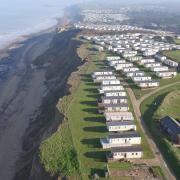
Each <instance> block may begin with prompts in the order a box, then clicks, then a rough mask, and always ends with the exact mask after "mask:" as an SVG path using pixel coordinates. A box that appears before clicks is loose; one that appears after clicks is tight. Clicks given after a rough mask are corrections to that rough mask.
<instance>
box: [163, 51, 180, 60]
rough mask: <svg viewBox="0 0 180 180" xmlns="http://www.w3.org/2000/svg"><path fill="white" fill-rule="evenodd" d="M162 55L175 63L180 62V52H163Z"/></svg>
mask: <svg viewBox="0 0 180 180" xmlns="http://www.w3.org/2000/svg"><path fill="white" fill-rule="evenodd" d="M163 54H164V55H165V56H167V57H169V58H171V59H173V60H175V61H177V62H180V50H175V51H164V52H163Z"/></svg>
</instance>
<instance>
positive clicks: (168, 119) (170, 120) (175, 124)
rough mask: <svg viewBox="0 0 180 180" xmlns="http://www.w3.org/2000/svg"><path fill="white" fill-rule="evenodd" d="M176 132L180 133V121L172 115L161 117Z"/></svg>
mask: <svg viewBox="0 0 180 180" xmlns="http://www.w3.org/2000/svg"><path fill="white" fill-rule="evenodd" d="M161 122H163V123H165V124H166V125H167V126H168V128H169V129H171V130H172V132H173V133H174V134H180V123H179V122H178V121H176V120H175V119H174V118H172V117H170V116H165V117H164V118H162V119H161Z"/></svg>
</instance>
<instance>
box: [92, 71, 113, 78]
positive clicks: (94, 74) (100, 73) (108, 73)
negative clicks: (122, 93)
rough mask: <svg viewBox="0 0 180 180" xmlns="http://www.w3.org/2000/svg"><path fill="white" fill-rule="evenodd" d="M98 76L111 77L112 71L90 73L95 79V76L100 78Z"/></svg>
mask: <svg viewBox="0 0 180 180" xmlns="http://www.w3.org/2000/svg"><path fill="white" fill-rule="evenodd" d="M100 75H113V71H112V70H103V71H96V72H93V73H92V77H93V78H96V76H100Z"/></svg>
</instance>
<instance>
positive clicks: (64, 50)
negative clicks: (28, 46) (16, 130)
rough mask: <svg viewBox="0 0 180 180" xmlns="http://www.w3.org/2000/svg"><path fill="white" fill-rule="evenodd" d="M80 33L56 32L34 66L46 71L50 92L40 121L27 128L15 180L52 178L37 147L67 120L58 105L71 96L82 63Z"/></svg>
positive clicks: (38, 116) (47, 86) (72, 31)
mask: <svg viewBox="0 0 180 180" xmlns="http://www.w3.org/2000/svg"><path fill="white" fill-rule="evenodd" d="M78 32H79V31H77V30H69V31H66V32H62V33H56V34H55V36H54V38H53V40H52V42H51V44H50V46H49V48H48V49H47V50H46V52H44V53H43V54H42V55H41V56H39V57H38V58H36V60H35V61H34V63H33V68H35V69H37V70H38V69H44V70H45V77H46V80H45V86H46V88H47V89H46V93H45V95H44V98H43V103H42V105H41V107H40V108H39V110H38V112H37V114H38V115H37V118H36V119H35V120H33V121H32V122H30V124H29V126H28V128H27V129H26V134H25V136H24V138H23V155H22V156H21V159H20V160H19V161H18V163H17V173H16V177H15V179H28V178H29V177H30V179H46V178H47V179H50V177H49V175H48V174H47V173H46V172H45V171H44V170H43V168H42V167H41V164H40V163H39V156H38V148H39V145H40V143H41V142H42V141H43V140H44V139H46V138H48V137H49V136H51V134H53V133H54V132H55V131H56V130H57V128H58V127H59V125H60V124H61V122H62V120H63V118H64V117H63V115H62V114H61V113H60V112H59V111H58V110H57V108H56V105H57V103H58V101H59V99H60V98H61V97H63V96H64V95H67V94H68V93H69V88H70V86H69V85H68V84H67V79H68V78H69V76H70V75H71V73H72V72H74V71H76V70H77V67H78V66H80V65H81V64H82V63H83V62H82V60H81V58H80V57H79V56H78V54H77V48H78V47H79V46H80V42H79V41H77V40H75V39H74V38H75V37H76V35H77V34H78Z"/></svg>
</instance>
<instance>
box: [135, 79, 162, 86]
mask: <svg viewBox="0 0 180 180" xmlns="http://www.w3.org/2000/svg"><path fill="white" fill-rule="evenodd" d="M135 83H136V84H137V85H138V86H139V87H140V88H154V87H158V86H159V82H158V81H153V80H149V81H136V82H135Z"/></svg>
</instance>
